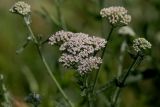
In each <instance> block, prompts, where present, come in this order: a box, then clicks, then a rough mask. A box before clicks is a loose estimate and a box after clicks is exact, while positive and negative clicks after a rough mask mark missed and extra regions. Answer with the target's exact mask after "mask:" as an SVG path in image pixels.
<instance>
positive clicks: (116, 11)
mask: <svg viewBox="0 0 160 107" xmlns="http://www.w3.org/2000/svg"><path fill="white" fill-rule="evenodd" d="M100 15H101V16H102V17H104V18H107V20H108V21H109V23H110V24H112V25H113V26H117V25H128V24H129V23H130V22H131V16H130V15H129V14H128V10H126V9H125V8H124V7H121V6H112V7H108V8H103V9H101V11H100Z"/></svg>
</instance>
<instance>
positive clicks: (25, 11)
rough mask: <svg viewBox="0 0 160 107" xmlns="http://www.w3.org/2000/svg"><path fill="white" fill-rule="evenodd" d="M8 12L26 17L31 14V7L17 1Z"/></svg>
mask: <svg viewBox="0 0 160 107" xmlns="http://www.w3.org/2000/svg"><path fill="white" fill-rule="evenodd" d="M10 12H12V13H17V14H19V15H22V16H27V15H29V14H30V13H31V6H30V5H29V4H27V3H25V2H23V1H18V2H16V3H15V4H14V5H13V6H12V8H11V9H10Z"/></svg>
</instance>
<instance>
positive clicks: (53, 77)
mask: <svg viewBox="0 0 160 107" xmlns="http://www.w3.org/2000/svg"><path fill="white" fill-rule="evenodd" d="M25 18H26V17H24V19H25ZM24 21H25V23H26V26H27V28H28V30H29V32H30V36H31V37H32V39H33V42H34V44H35V46H36V49H37V51H38V53H39V55H40V57H41V60H42V62H43V64H44V65H45V67H46V69H47V72H48V74H49V76H50V77H51V79H52V80H53V81H54V82H55V84H56V86H57V87H58V89H59V91H60V92H61V94H62V95H63V97H64V99H65V100H66V101H67V102H68V104H69V105H70V106H71V107H74V105H73V104H72V102H71V101H70V100H69V98H68V97H67V95H66V94H65V92H64V91H63V89H62V88H61V86H60V84H59V83H58V81H57V79H56V77H55V76H54V75H53V73H52V71H51V69H50V67H49V65H48V63H47V62H46V59H45V57H44V55H43V54H42V52H41V46H40V44H39V43H38V40H37V39H36V37H35V36H34V34H33V32H32V29H31V27H30V24H29V23H28V22H27V21H26V20H24Z"/></svg>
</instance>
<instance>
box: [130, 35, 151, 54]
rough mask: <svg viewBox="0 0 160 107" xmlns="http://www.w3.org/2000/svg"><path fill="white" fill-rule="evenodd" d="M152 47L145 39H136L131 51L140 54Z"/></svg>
mask: <svg viewBox="0 0 160 107" xmlns="http://www.w3.org/2000/svg"><path fill="white" fill-rule="evenodd" d="M151 47H152V45H151V43H150V42H148V41H147V40H146V39H145V38H137V39H135V40H133V49H134V50H135V51H136V52H142V51H144V50H147V49H150V48H151Z"/></svg>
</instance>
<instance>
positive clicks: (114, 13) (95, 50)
mask: <svg viewBox="0 0 160 107" xmlns="http://www.w3.org/2000/svg"><path fill="white" fill-rule="evenodd" d="M10 11H11V12H12V13H16V14H19V15H21V16H22V17H23V18H24V21H25V24H26V26H27V28H28V30H29V33H30V36H29V37H27V38H28V39H27V41H31V42H33V43H34V45H35V47H36V50H37V52H38V54H39V56H40V58H41V60H42V62H43V64H44V66H45V67H46V70H47V73H48V74H49V76H50V77H51V79H52V80H53V81H54V83H55V84H56V86H57V87H58V89H59V91H60V92H61V94H62V95H63V97H64V99H65V100H66V102H68V104H69V105H70V106H71V107H74V104H73V103H72V102H71V101H70V99H69V98H68V96H67V95H66V93H65V92H64V90H63V89H62V87H61V86H60V84H59V82H58V81H57V79H56V77H55V76H54V74H52V71H51V69H50V67H49V65H48V63H47V61H46V59H45V57H44V55H43V53H42V51H41V48H42V45H43V44H42V43H41V41H40V40H38V39H37V38H36V36H35V35H34V33H33V31H32V29H31V27H30V24H31V21H30V17H28V16H30V15H31V9H30V5H29V4H27V3H25V2H23V1H19V2H17V3H15V4H14V5H13V6H12V8H11V9H10ZM100 15H101V16H102V18H106V19H107V20H108V21H109V23H110V24H111V26H112V28H111V30H110V32H109V34H108V36H106V37H105V38H101V37H96V36H91V35H89V34H85V33H74V32H71V31H64V30H61V31H58V32H56V33H55V34H53V35H52V36H50V37H49V38H48V40H47V42H48V44H49V45H58V46H59V50H60V51H61V56H60V57H59V62H60V63H61V64H62V65H63V66H64V67H65V68H71V69H75V70H76V71H77V72H78V74H80V76H79V78H80V79H82V80H81V81H80V82H82V83H81V84H80V85H82V87H81V88H83V89H82V90H85V92H86V93H85V95H86V97H87V100H88V106H89V107H93V100H91V99H92V97H96V92H95V91H94V89H95V86H96V82H97V80H98V75H99V72H100V71H101V69H100V68H101V65H102V63H103V60H104V55H105V50H106V47H107V44H108V42H109V40H110V37H111V35H112V32H113V29H114V28H115V27H117V26H125V25H128V24H129V23H130V22H131V16H130V15H129V14H128V10H127V9H125V8H124V7H121V6H112V7H108V8H103V9H101V11H100ZM118 33H119V35H124V36H125V37H126V36H128V35H129V36H131V37H134V36H135V33H134V31H133V30H132V29H131V28H130V27H122V28H120V29H119V32H118ZM126 45H127V42H126V40H125V39H124V42H123V43H122V46H121V49H120V51H121V52H120V54H121V55H120V58H119V60H120V61H119V62H120V64H119V67H118V69H119V70H118V72H120V73H119V74H118V76H117V78H116V79H115V80H114V83H113V82H112V83H113V84H112V85H113V86H116V89H115V91H114V93H113V96H112V97H113V98H109V99H111V101H110V102H109V106H110V107H115V105H116V102H117V99H118V97H119V94H120V91H121V89H122V87H123V86H124V84H125V82H126V79H127V78H128V75H129V74H130V72H131V71H132V70H134V69H135V67H136V66H135V65H136V63H137V62H138V61H139V62H140V60H139V59H141V60H142V57H143V56H141V55H140V54H139V53H143V52H144V51H145V50H148V49H150V48H151V46H152V45H151V43H150V42H148V41H147V40H146V39H144V38H136V39H134V40H133V45H132V48H133V49H134V51H135V52H136V54H137V55H136V57H135V58H133V62H132V64H131V65H130V67H129V68H128V70H127V72H123V69H122V68H123V67H122V64H123V59H124V58H123V57H124V56H123V55H124V52H125V50H126V47H127V46H126ZM93 71H96V75H95V78H94V80H93V82H92V80H90V79H93V78H92V75H88V74H89V73H92V72H93ZM89 76H91V78H89ZM80 79H79V80H80ZM107 85H108V84H107ZM86 90H87V91H86ZM27 98H28V100H27V101H28V102H29V103H32V104H33V105H35V106H38V105H39V104H40V101H41V100H40V96H39V94H36V93H33V94H30V95H29V97H27Z"/></svg>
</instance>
